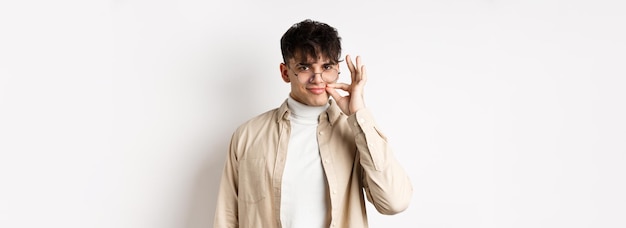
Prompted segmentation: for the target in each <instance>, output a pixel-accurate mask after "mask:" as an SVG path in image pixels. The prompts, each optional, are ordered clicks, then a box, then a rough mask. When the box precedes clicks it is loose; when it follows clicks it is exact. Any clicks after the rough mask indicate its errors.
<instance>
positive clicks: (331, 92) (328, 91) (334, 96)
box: [326, 86, 341, 101]
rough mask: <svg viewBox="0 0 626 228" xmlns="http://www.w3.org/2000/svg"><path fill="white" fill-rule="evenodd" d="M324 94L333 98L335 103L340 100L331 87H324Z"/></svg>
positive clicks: (339, 96)
mask: <svg viewBox="0 0 626 228" xmlns="http://www.w3.org/2000/svg"><path fill="white" fill-rule="evenodd" d="M326 92H327V93H328V94H330V96H331V97H333V99H335V100H336V101H338V100H340V99H341V95H340V94H339V93H337V91H336V90H335V89H334V88H333V87H330V86H326Z"/></svg>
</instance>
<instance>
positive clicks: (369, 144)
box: [348, 109, 413, 215]
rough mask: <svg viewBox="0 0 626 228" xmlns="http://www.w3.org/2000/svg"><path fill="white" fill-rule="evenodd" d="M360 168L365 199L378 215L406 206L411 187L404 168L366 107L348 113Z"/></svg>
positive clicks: (397, 211)
mask: <svg viewBox="0 0 626 228" xmlns="http://www.w3.org/2000/svg"><path fill="white" fill-rule="evenodd" d="M348 123H349V124H350V127H351V128H352V130H353V132H354V133H355V143H356V146H357V150H358V156H359V159H358V160H359V161H360V165H361V167H362V171H363V172H362V178H363V180H362V181H363V187H364V189H365V194H366V196H367V200H368V201H369V202H371V203H372V204H373V205H374V207H375V208H376V210H378V212H380V213H381V214H386V215H393V214H397V213H400V212H402V211H404V210H406V208H407V207H408V206H409V203H410V201H411V197H412V194H413V186H412V184H411V181H410V180H409V177H408V175H407V173H406V172H405V170H404V168H403V167H402V166H401V165H400V163H399V162H398V160H397V159H396V158H395V157H394V155H393V151H392V150H391V147H390V145H389V144H388V142H387V138H386V137H385V135H383V134H382V132H381V131H380V129H379V128H378V126H377V125H376V123H375V121H374V119H373V117H372V115H371V113H370V112H369V110H367V109H363V110H359V111H358V112H357V113H355V114H354V115H351V116H349V118H348Z"/></svg>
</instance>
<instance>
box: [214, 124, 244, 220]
mask: <svg viewBox="0 0 626 228" xmlns="http://www.w3.org/2000/svg"><path fill="white" fill-rule="evenodd" d="M236 141H237V137H236V135H233V137H232V138H231V142H230V146H229V150H228V154H227V155H226V162H225V163H224V169H223V171H222V177H221V181H220V186H219V192H218V196H217V205H216V208H215V218H214V220H213V227H214V228H226V227H228V228H235V227H239V210H238V200H237V198H238V179H239V171H238V167H239V164H238V160H237V156H236V148H237V147H236V143H235V142H236Z"/></svg>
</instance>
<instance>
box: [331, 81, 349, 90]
mask: <svg viewBox="0 0 626 228" xmlns="http://www.w3.org/2000/svg"><path fill="white" fill-rule="evenodd" d="M326 88H331V89H333V90H334V89H340V90H343V91H348V92H350V85H348V84H346V83H334V84H327V85H326Z"/></svg>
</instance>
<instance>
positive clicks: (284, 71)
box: [280, 63, 291, 83]
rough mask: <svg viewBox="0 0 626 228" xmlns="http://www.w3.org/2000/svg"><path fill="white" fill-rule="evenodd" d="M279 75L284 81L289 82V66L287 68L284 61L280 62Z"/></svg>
mask: <svg viewBox="0 0 626 228" xmlns="http://www.w3.org/2000/svg"><path fill="white" fill-rule="evenodd" d="M280 76H281V77H282V78H283V81H285V82H286V83H289V82H291V80H289V68H287V65H286V64H284V63H281V64H280Z"/></svg>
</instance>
